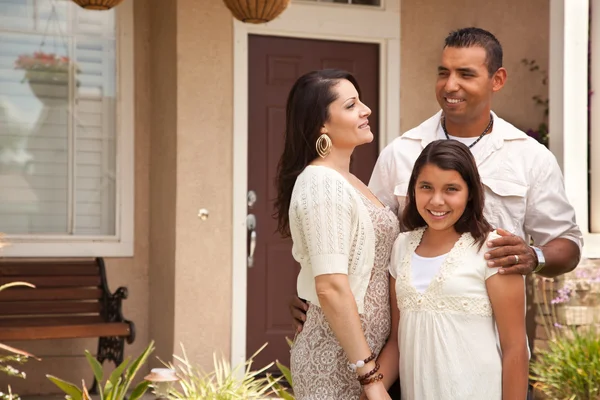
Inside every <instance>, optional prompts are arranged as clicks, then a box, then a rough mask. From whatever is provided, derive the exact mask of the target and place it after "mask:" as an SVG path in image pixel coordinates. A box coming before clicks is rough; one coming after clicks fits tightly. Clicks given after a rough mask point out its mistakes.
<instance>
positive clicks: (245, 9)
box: [223, 0, 290, 24]
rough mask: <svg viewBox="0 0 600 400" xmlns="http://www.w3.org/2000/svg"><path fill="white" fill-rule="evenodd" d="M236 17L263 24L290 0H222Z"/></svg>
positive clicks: (277, 13)
mask: <svg viewBox="0 0 600 400" xmlns="http://www.w3.org/2000/svg"><path fill="white" fill-rule="evenodd" d="M223 2H224V3H225V5H226V6H227V8H229V11H231V13H232V14H233V16H234V17H235V18H236V19H239V20H240V21H242V22H247V23H250V24H264V23H265V22H269V21H271V20H273V19H275V18H276V17H277V16H279V14H281V13H282V12H283V11H284V10H285V9H286V8H287V6H288V5H289V3H290V0H223Z"/></svg>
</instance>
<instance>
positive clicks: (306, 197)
mask: <svg viewBox="0 0 600 400" xmlns="http://www.w3.org/2000/svg"><path fill="white" fill-rule="evenodd" d="M289 220H290V232H291V235H292V240H293V242H294V244H293V248H292V254H293V256H294V258H295V259H296V261H298V262H299V263H300V265H301V267H302V268H301V270H300V274H299V275H298V286H297V290H298V296H299V297H300V298H303V299H305V300H308V301H310V302H311V303H312V304H315V305H318V306H320V304H319V299H318V297H317V293H316V288H315V277H316V276H318V275H322V274H347V275H348V281H349V284H350V289H351V290H352V293H353V294H354V298H355V299H356V305H357V306H358V312H359V313H363V308H364V298H365V294H366V291H367V286H368V284H369V280H370V278H371V270H372V268H373V260H374V252H375V234H374V231H373V224H372V222H371V218H370V216H369V212H368V210H367V207H366V206H365V204H364V203H363V201H362V199H361V195H360V193H359V192H358V190H357V189H355V188H354V187H353V186H352V185H351V184H350V183H349V182H348V181H347V180H346V179H345V178H344V177H343V176H342V175H341V174H340V173H338V172H337V171H335V170H333V169H331V168H327V167H323V166H312V165H310V166H308V167H306V168H305V169H304V171H302V173H301V174H300V175H299V176H298V179H297V180H296V184H295V185H294V190H293V192H292V199H291V202H290V209H289Z"/></svg>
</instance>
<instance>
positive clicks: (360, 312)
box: [275, 70, 399, 400]
mask: <svg viewBox="0 0 600 400" xmlns="http://www.w3.org/2000/svg"><path fill="white" fill-rule="evenodd" d="M359 93H360V91H359V88H358V84H357V82H356V80H355V79H354V77H353V76H352V75H350V74H349V73H347V72H345V71H339V70H323V71H315V72H311V73H309V74H306V75H304V76H302V77H300V78H299V79H298V80H297V81H296V83H295V84H294V86H293V87H292V90H291V92H290V94H289V97H288V103H287V110H286V134H285V147H284V152H283V155H282V157H281V160H280V163H279V169H278V174H277V201H276V204H275V208H276V215H277V218H278V220H279V231H280V232H281V233H282V234H284V235H291V237H292V240H293V247H292V253H293V256H294V258H295V259H296V260H297V261H298V262H299V263H300V265H301V270H300V274H299V276H298V283H297V290H298V295H299V296H300V297H301V298H303V299H306V300H308V303H309V308H308V312H307V316H306V318H307V319H306V322H305V324H304V329H303V330H302V332H301V333H300V334H298V335H297V337H296V339H295V341H294V345H293V347H292V350H291V372H292V381H293V382H294V387H293V389H294V395H295V397H296V399H298V400H305V399H313V400H344V399H348V400H357V399H358V398H359V397H360V395H361V393H362V392H363V390H364V393H366V394H367V395H368V397H369V399H371V400H381V399H383V400H389V399H390V397H389V395H388V394H387V392H386V390H385V388H384V386H383V383H382V381H381V380H382V378H383V375H382V374H381V373H380V372H379V371H378V366H377V364H376V363H375V357H376V356H377V354H378V353H379V351H380V350H381V348H382V347H383V345H384V344H385V341H386V339H387V337H388V335H389V332H390V323H391V317H390V307H389V275H388V270H387V265H388V264H389V257H390V253H391V249H392V245H393V243H394V240H395V239H396V237H397V236H398V233H399V224H398V219H397V218H396V216H395V215H394V214H393V213H392V212H391V211H390V210H389V209H388V208H387V207H384V206H383V205H382V204H381V202H380V201H379V200H378V199H377V198H375V196H374V195H373V194H372V193H371V192H370V191H369V190H368V189H367V187H366V185H365V184H364V183H362V182H361V181H360V180H359V179H358V178H357V177H356V176H354V175H352V174H351V173H350V158H351V155H352V152H353V151H354V148H355V147H356V146H359V145H362V144H365V143H370V142H371V141H372V140H373V133H372V132H371V129H370V127H369V119H368V118H369V115H370V114H371V110H370V109H369V108H368V107H367V106H366V105H365V104H363V103H362V102H361V101H360V96H359Z"/></svg>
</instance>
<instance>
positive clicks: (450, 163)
mask: <svg viewBox="0 0 600 400" xmlns="http://www.w3.org/2000/svg"><path fill="white" fill-rule="evenodd" d="M427 164H431V165H435V166H436V167H438V168H440V169H443V170H446V171H449V170H453V171H456V172H458V173H459V174H460V176H461V177H462V179H463V180H464V181H465V182H466V183H467V187H468V188H469V199H468V201H467V206H466V207H465V211H464V212H463V215H461V217H460V218H459V219H458V221H456V224H455V225H454V229H455V230H456V232H458V233H464V232H469V233H471V236H473V239H475V242H476V243H477V244H478V245H479V248H480V249H481V246H483V244H484V243H485V240H486V239H487V236H488V234H489V232H490V231H491V230H492V226H491V225H490V223H489V222H488V221H487V220H486V219H485V217H484V216H483V206H484V202H485V200H484V192H483V185H482V183H481V178H480V177H479V171H478V170H477V164H476V163H475V159H474V158H473V155H472V154H471V151H470V150H469V148H468V147H467V146H465V145H464V144H463V143H461V142H459V141H457V140H436V141H434V142H431V143H429V144H428V145H427V146H426V147H425V148H424V149H423V152H422V153H421V155H419V157H418V158H417V161H415V165H414V167H413V171H412V175H411V176H410V181H409V182H408V193H407V198H406V204H405V207H404V210H403V211H402V221H401V222H402V226H403V229H405V230H414V229H417V228H421V227H424V226H427V223H426V222H425V220H424V219H423V217H421V214H419V212H418V210H417V204H416V201H415V186H416V184H417V179H418V177H419V174H420V173H421V170H422V169H423V167H424V166H425V165H427Z"/></svg>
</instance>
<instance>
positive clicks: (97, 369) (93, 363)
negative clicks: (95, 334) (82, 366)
mask: <svg viewBox="0 0 600 400" xmlns="http://www.w3.org/2000/svg"><path fill="white" fill-rule="evenodd" d="M85 358H87V361H88V364H90V367H92V371H94V377H95V378H96V381H97V382H98V388H100V399H104V396H103V394H102V385H101V384H102V380H103V379H104V371H102V365H101V364H100V363H99V362H98V360H96V358H95V357H94V356H92V355H91V354H90V352H89V351H87V350H86V351H85Z"/></svg>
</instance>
